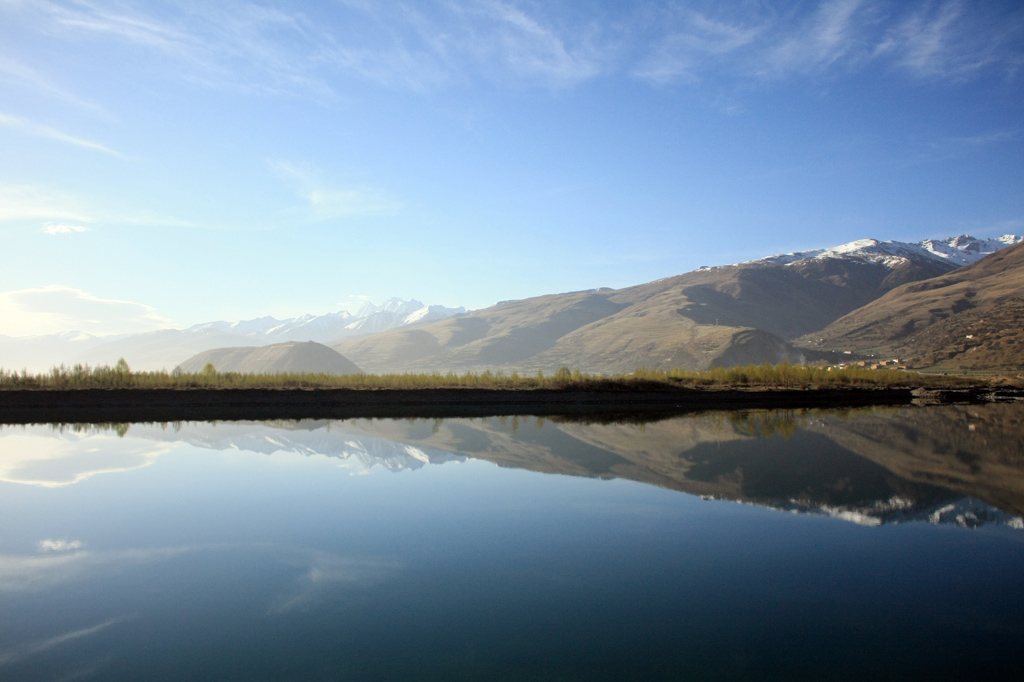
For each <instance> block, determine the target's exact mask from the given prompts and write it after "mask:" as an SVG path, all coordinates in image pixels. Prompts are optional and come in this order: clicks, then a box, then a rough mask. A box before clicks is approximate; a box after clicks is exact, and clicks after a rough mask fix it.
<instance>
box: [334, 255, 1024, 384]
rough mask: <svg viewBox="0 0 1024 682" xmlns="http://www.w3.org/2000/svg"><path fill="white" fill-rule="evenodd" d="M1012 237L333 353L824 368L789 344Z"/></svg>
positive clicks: (781, 261)
mask: <svg viewBox="0 0 1024 682" xmlns="http://www.w3.org/2000/svg"><path fill="white" fill-rule="evenodd" d="M1020 241H1021V238H1020V237H1017V236H1014V235H1006V236H1004V237H1000V238H999V239H989V240H979V239H974V238H972V237H969V236H960V237H952V238H949V239H945V240H926V241H924V242H919V243H917V244H906V243H901V242H891V241H890V242H880V241H877V240H873V239H871V240H860V241H856V242H851V243H850V244H845V245H843V246H839V247H834V248H831V249H821V250H816V251H809V252H803V253H791V254H783V255H778V256H771V257H768V258H763V259H759V260H755V261H750V262H745V263H737V264H733V265H726V266H718V267H702V268H700V269H698V270H695V271H692V272H688V273H685V274H682V275H678V276H675V277H669V278H666V279H661V280H657V281H654V282H649V283H647V284H641V285H638V286H633V287H627V288H624V289H594V290H589V291H580V292H571V293H566V294H555V295H548V296H539V297H536V298H530V299H524V300H519V301H507V302H503V303H499V304H497V305H495V306H493V307H490V308H486V309H484V310H478V311H474V312H471V313H468V314H466V315H461V316H458V317H451V318H448V319H445V320H441V321H439V322H435V323H432V324H429V325H423V326H419V327H416V328H399V329H393V330H390V331H387V332H384V333H381V334H376V335H373V336H369V337H363V338H359V339H350V340H346V341H343V342H341V343H339V344H337V345H335V346H334V347H335V348H336V349H337V350H338V352H340V353H341V354H342V355H344V356H345V357H347V358H349V359H350V360H352V361H353V362H355V363H356V364H357V365H359V366H360V367H362V368H364V369H365V370H367V371H368V372H420V371H440V372H445V371H469V370H474V371H477V370H483V369H502V370H506V371H513V370H514V371H519V372H536V371H537V370H542V371H553V370H556V369H558V368H559V367H561V366H567V367H570V368H574V369H580V370H583V371H588V372H602V373H615V372H630V371H633V370H634V369H636V368H637V367H647V368H664V369H668V368H674V367H684V368H687V369H706V368H709V367H715V366H729V365H736V364H747V363H761V362H773V363H774V362H780V361H782V360H791V361H795V362H799V361H807V360H815V359H822V358H828V357H830V355H829V354H828V352H827V349H823V348H813V347H810V346H809V345H807V344H804V345H798V344H796V343H795V342H796V341H797V340H798V339H801V337H805V336H806V335H808V334H812V333H813V332H816V331H818V330H821V329H823V328H825V327H827V326H828V325H830V324H832V323H833V322H835V321H836V320H838V319H839V318H841V317H843V316H844V315H848V314H850V313H852V312H853V311H855V310H857V309H859V308H861V307H863V306H865V305H867V304H869V303H871V302H872V301H875V300H876V299H879V298H880V297H882V296H884V295H885V294H887V293H888V292H890V291H891V290H893V289H896V288H898V287H900V286H901V285H905V284H908V283H914V282H921V281H924V280H930V279H932V278H935V277H941V276H943V275H947V274H949V273H951V272H953V271H955V270H957V269H958V268H960V267H962V266H964V265H965V264H969V263H975V262H978V261H980V260H982V259H983V258H985V257H986V256H989V255H990V254H993V253H997V252H999V251H1000V250H1001V249H1004V248H1006V247H1008V246H1010V245H1012V244H1018V243H1019V242H1020Z"/></svg>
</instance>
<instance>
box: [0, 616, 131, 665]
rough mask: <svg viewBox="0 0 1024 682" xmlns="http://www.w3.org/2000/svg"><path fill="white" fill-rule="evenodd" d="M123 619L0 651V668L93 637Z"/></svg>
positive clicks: (106, 621) (112, 619)
mask: <svg viewBox="0 0 1024 682" xmlns="http://www.w3.org/2000/svg"><path fill="white" fill-rule="evenodd" d="M124 620H125V618H123V617H122V618H111V619H110V620H105V621H103V622H102V623H98V624H96V625H92V626H90V627H85V628H79V629H77V630H71V631H69V632H65V633H62V634H60V635H57V636H55V637H48V638H46V639H38V640H35V641H32V642H27V643H25V644H22V645H21V646H18V647H15V648H14V649H8V650H7V651H0V666H3V665H8V664H10V663H17V662H18V661H21V660H23V659H26V658H31V657H32V656H37V655H39V654H44V653H46V652H48V651H50V650H51V649H56V648H59V647H60V646H62V645H64V644H67V643H68V642H73V641H75V640H77V639H82V638H83V637H89V636H91V635H95V634H96V633H98V632H101V631H103V630H106V629H107V628H109V627H110V626H111V625H115V624H117V623H120V622H122V621H124Z"/></svg>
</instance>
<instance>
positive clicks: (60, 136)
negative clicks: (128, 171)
mask: <svg viewBox="0 0 1024 682" xmlns="http://www.w3.org/2000/svg"><path fill="white" fill-rule="evenodd" d="M0 126H3V127H5V128H12V129H14V130H17V131H20V132H23V133H25V134H26V135H34V136H36V137H45V138H48V139H51V140H56V141H58V142H65V143H67V144H70V145H75V146H76V147H83V148H85V149H91V150H93V151H96V152H102V153H104V154H109V155H110V156H116V157H118V158H124V155H123V154H121V153H120V152H117V151H114V150H113V149H111V148H110V147H108V146H106V145H104V144H100V143H99V142H93V141H92V140H86V139H83V138H80V137H75V136H73V135H69V134H67V133H65V132H61V131H60V130H57V129H56V128H51V127H49V126H44V125H40V124H39V123H35V122H34V121H30V120H28V119H25V118H20V117H18V116H9V115H7V114H4V113H0Z"/></svg>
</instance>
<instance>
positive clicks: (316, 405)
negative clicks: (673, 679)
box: [0, 388, 1020, 424]
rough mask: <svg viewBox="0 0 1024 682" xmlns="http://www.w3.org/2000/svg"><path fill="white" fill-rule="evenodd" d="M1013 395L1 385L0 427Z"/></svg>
mask: <svg viewBox="0 0 1024 682" xmlns="http://www.w3.org/2000/svg"><path fill="white" fill-rule="evenodd" d="M999 399H1010V400H1014V399H1020V392H1019V391H1012V390H1011V391H993V390H992V389H981V388H970V389H962V388H957V389H953V388H951V389H937V390H931V389H928V390H925V389H910V388H842V389H836V388H828V389H650V388H644V389H637V390H616V391H592V390H591V391H581V390H558V389H536V390H519V391H516V390H491V389H448V388H440V389H379V390H354V389H187V390H176V389H79V390H16V391H0V423H4V424H33V423H88V422H174V421H236V420H264V419H346V418H359V417H364V418H365V417H375V418H389V417H390V418H404V417H426V418H431V417H433V418H442V417H485V416H498V415H533V416H545V417H547V416H575V417H583V418H586V417H593V418H597V419H609V418H615V417H625V418H628V417H645V418H658V417H669V416H673V415H677V414H686V413H690V412H699V411H704V410H751V409H799V408H812V407H822V408H829V407H831V408H842V407H865V406H873V405H878V406H882V405H910V404H914V403H922V402H923V403H950V402H988V401H992V400H999Z"/></svg>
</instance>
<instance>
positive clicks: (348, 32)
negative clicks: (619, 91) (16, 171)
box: [0, 0, 1024, 99]
mask: <svg viewBox="0 0 1024 682" xmlns="http://www.w3.org/2000/svg"><path fill="white" fill-rule="evenodd" d="M18 7H20V8H22V9H21V11H23V12H34V14H33V16H34V17H36V18H37V20H38V21H37V23H38V24H39V26H38V28H39V30H40V31H41V32H42V33H44V34H45V35H47V36H48V37H49V36H52V35H54V34H58V35H60V34H61V33H62V32H63V33H65V34H67V35H70V36H72V37H74V38H76V39H83V38H85V39H87V38H89V37H96V38H102V39H104V40H114V41H119V42H121V43H126V44H129V45H132V46H134V47H135V48H137V49H138V50H141V51H143V52H148V53H151V54H153V55H159V56H160V57H161V59H159V60H154V61H153V62H152V64H151V67H150V68H152V69H161V68H163V69H164V71H163V73H164V75H166V76H168V77H174V78H184V79H187V80H190V81H193V82H197V83H201V84H204V85H206V86H209V87H214V88H223V89H235V90H245V91H251V92H259V93H269V94H282V93H289V94H303V95H305V96H311V97H314V98H328V99H330V98H335V97H340V96H343V95H344V93H345V92H346V90H347V86H348V84H349V83H350V82H351V79H358V80H363V81H369V82H372V83H375V84H377V85H380V86H384V87H389V88H404V89H411V90H417V91H431V90H435V89H439V88H445V87H452V86H458V85H460V84H464V83H468V82H472V81H473V80H475V79H480V78H483V79H487V80H489V81H491V82H497V83H499V84H501V85H516V86H517V87H518V86H521V85H522V84H527V85H539V86H543V87H555V88H563V87H571V86H573V85H576V84H579V83H581V82H585V81H588V80H592V79H595V78H599V77H615V76H618V75H621V74H623V73H626V74H630V75H632V76H633V77H635V78H638V79H642V80H645V81H648V82H651V83H656V84H660V85H665V84H668V83H672V82H675V81H681V82H691V83H695V82H702V81H704V80H707V79H709V78H710V77H711V76H718V77H722V76H726V77H729V78H733V79H740V80H741V81H742V80H755V81H765V80H778V79H782V78H789V77H794V76H801V77H807V76H813V75H815V74H821V73H828V72H831V71H833V70H839V69H848V70H849V69H857V68H865V67H866V66H867V65H872V64H882V65H888V66H891V67H893V68H894V69H895V70H898V71H900V72H902V73H905V74H909V75H911V76H913V77H923V78H944V77H958V78H963V77H967V76H969V75H970V74H972V73H977V72H979V71H980V70H981V69H982V68H983V67H991V68H994V69H1004V70H1006V71H1007V72H1010V71H1014V70H1015V69H1019V68H1020V66H1021V65H1022V64H1024V56H1022V50H1021V41H1020V36H1021V35H1022V32H1024V10H1020V9H1017V10H1015V9H1013V7H1012V5H1000V6H999V7H998V8H996V9H992V7H995V6H994V5H993V6H992V7H990V6H989V5H987V4H985V3H971V4H968V3H963V2H959V1H957V0H938V1H930V0H920V1H915V2H894V1H892V0H820V1H819V2H816V3H796V4H794V3H781V2H750V3H742V4H737V3H704V2H696V1H692V2H677V3H659V4H654V5H651V4H647V3H637V4H636V5H632V6H627V7H620V8H617V9H616V10H615V11H614V13H613V12H612V11H610V10H608V9H607V8H606V9H602V10H585V11H580V10H578V8H577V9H571V8H572V7H574V6H573V4H572V3H569V2H557V1H554V0H552V2H547V3H534V2H527V1H525V0H422V1H421V2H416V3H411V2H407V1H406V0H377V1H374V2H369V1H366V0H336V2H334V3H332V4H320V5H316V4H313V5H309V6H304V8H303V10H302V11H294V10H286V9H283V8H281V7H268V6H266V5H263V4H257V3H253V2H245V1H239V2H231V3H169V4H168V3H142V2H138V1H133V0H124V1H122V2H117V3H112V2H102V1H100V0H94V1H91V2H81V1H74V0H37V2H34V3H23V4H19V5H18ZM26 8H32V9H26ZM613 14H614V16H612V15H613ZM168 64H170V65H171V66H172V68H167V65H168ZM4 73H7V77H8V78H15V79H18V80H19V81H22V82H26V83H36V84H37V86H38V87H40V88H50V89H51V90H53V91H54V94H56V93H58V92H61V91H60V90H59V88H55V87H53V86H49V85H47V84H46V83H45V82H44V81H42V80H41V79H40V78H39V77H38V74H34V73H32V72H31V71H30V70H26V69H25V68H24V67H22V66H19V65H17V64H13V65H12V64H7V65H6V66H5V63H4V62H2V61H0V77H2V75H3V74H4ZM64 94H65V95H66V94H67V93H64Z"/></svg>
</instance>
